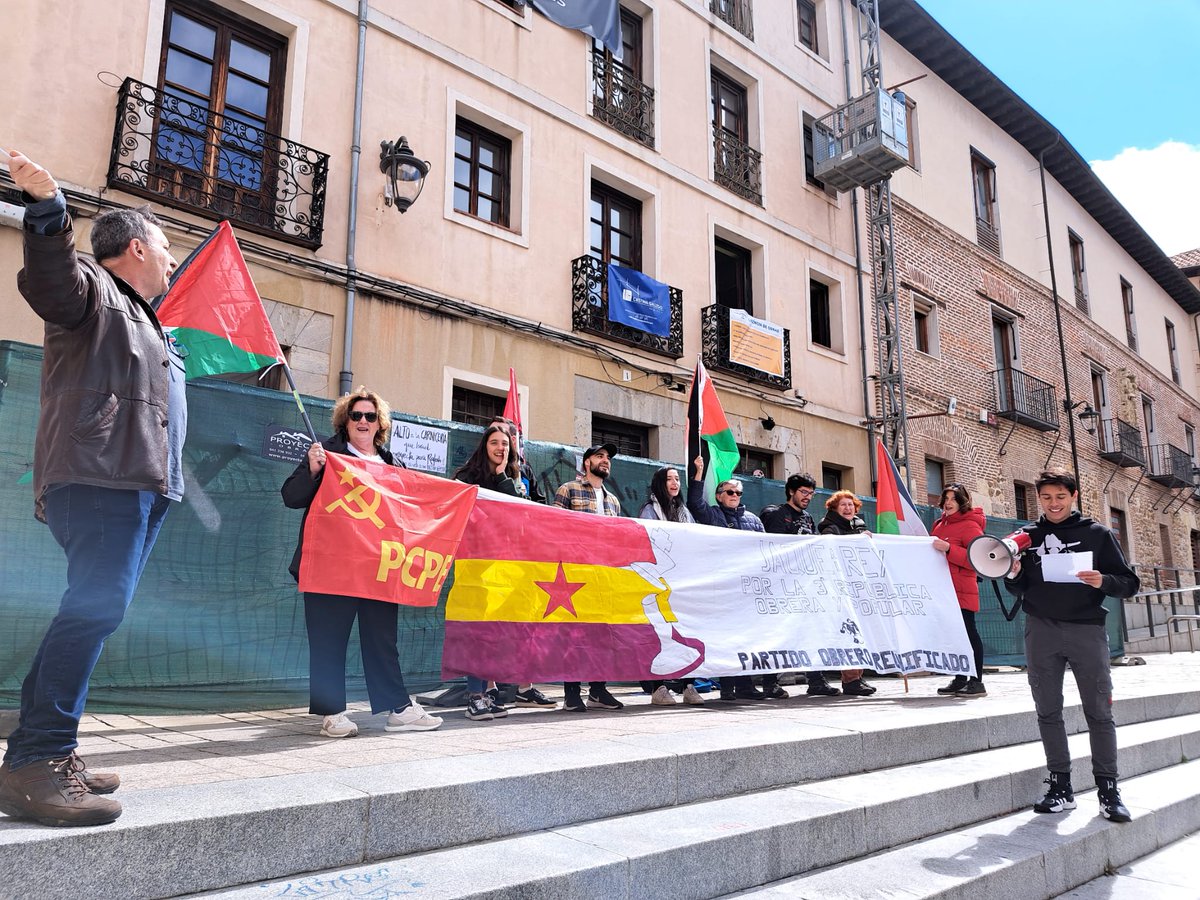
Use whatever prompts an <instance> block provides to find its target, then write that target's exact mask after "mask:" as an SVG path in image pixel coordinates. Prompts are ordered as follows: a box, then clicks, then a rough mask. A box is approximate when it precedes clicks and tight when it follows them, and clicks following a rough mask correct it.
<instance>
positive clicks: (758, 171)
mask: <svg viewBox="0 0 1200 900" xmlns="http://www.w3.org/2000/svg"><path fill="white" fill-rule="evenodd" d="M713 181H715V182H716V183H717V184H719V185H721V186H722V187H725V188H729V190H731V191H733V192H734V193H735V194H737V195H738V196H739V197H745V198H746V199H747V200H749V201H751V202H753V203H757V204H758V205H759V206H762V154H761V153H759V152H758V151H757V150H755V149H754V148H753V147H751V146H750V145H749V144H747V143H745V142H743V141H740V140H738V139H737V138H736V137H734V136H733V135H732V134H730V133H729V132H728V131H726V130H725V129H723V128H714V129H713Z"/></svg>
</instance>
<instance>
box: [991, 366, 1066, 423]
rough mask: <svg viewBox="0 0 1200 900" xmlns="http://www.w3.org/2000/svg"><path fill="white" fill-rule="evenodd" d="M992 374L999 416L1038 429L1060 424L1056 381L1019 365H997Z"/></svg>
mask: <svg viewBox="0 0 1200 900" xmlns="http://www.w3.org/2000/svg"><path fill="white" fill-rule="evenodd" d="M991 374H992V386H993V387H994V388H995V390H996V415H997V416H999V417H1000V418H1002V419H1011V420H1012V421H1014V422H1016V423H1017V424H1019V425H1027V426H1029V427H1030V428H1036V429H1037V430H1038V431H1054V430H1055V429H1056V428H1058V393H1057V391H1055V389H1054V385H1052V384H1050V383H1049V382H1048V381H1042V380H1041V379H1040V378H1034V377H1033V376H1032V375H1027V374H1025V373H1024V372H1022V371H1021V370H1020V369H997V370H996V371H995V372H992V373H991Z"/></svg>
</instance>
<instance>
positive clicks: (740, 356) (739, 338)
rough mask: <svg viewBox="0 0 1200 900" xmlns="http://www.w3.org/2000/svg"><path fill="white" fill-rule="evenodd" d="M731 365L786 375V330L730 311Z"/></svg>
mask: <svg viewBox="0 0 1200 900" xmlns="http://www.w3.org/2000/svg"><path fill="white" fill-rule="evenodd" d="M729 361H730V362H735V363H741V364H742V365H743V366H749V367H750V368H752V369H758V371H760V372H767V373H769V374H771V375H783V326H781V325H776V324H774V323H772V322H767V321H765V320H764V319H756V318H754V316H752V315H750V314H749V313H748V312H745V311H743V310H740V309H731V310H730V311H729Z"/></svg>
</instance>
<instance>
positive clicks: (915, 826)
mask: <svg viewBox="0 0 1200 900" xmlns="http://www.w3.org/2000/svg"><path fill="white" fill-rule="evenodd" d="M916 737H918V738H919V739H920V740H919V741H918V742H921V743H926V745H927V748H928V749H930V750H935V749H936V746H937V740H938V737H939V736H938V734H937V733H936V732H933V733H929V734H920V735H916ZM1071 741H1072V753H1073V756H1074V757H1075V758H1076V759H1077V760H1078V762H1077V765H1076V775H1075V777H1076V779H1077V782H1078V783H1080V784H1087V783H1088V782H1089V781H1090V777H1087V779H1086V780H1084V779H1085V775H1086V773H1088V772H1090V760H1089V759H1088V757H1087V739H1086V736H1085V735H1076V736H1074V737H1073V738H1072V739H1071ZM1120 752H1121V765H1122V769H1123V770H1124V771H1126V772H1128V773H1130V774H1131V775H1132V774H1140V773H1142V772H1151V773H1156V772H1159V771H1160V770H1162V769H1164V768H1166V767H1174V768H1175V769H1179V768H1180V760H1181V759H1183V758H1184V757H1185V756H1186V755H1189V754H1190V755H1191V756H1200V714H1193V715H1188V716H1180V717H1175V718H1172V719H1165V720H1155V721H1147V722H1142V723H1139V724H1135V725H1127V726H1123V727H1122V728H1121V729H1120ZM1188 766H1190V767H1191V768H1190V769H1189V770H1188V771H1189V773H1194V774H1189V775H1188V776H1187V777H1189V778H1191V779H1192V781H1193V782H1194V785H1193V787H1191V788H1190V789H1189V791H1190V796H1191V801H1190V802H1191V803H1192V805H1193V807H1194V808H1195V814H1194V815H1193V814H1191V813H1189V812H1188V811H1187V810H1185V809H1184V808H1183V807H1182V799H1183V795H1182V794H1180V793H1179V792H1176V795H1175V796H1174V799H1172V801H1171V803H1172V805H1171V807H1170V811H1169V814H1170V815H1174V816H1175V817H1176V819H1177V820H1178V821H1179V822H1181V823H1186V824H1188V825H1191V827H1193V828H1196V827H1200V804H1196V803H1195V800H1196V796H1195V795H1197V794H1200V763H1195V764H1184V768H1187V767H1188ZM1043 769H1044V760H1043V757H1042V751H1041V746H1040V744H1034V743H1022V744H1015V745H1011V746H1007V747H1001V748H998V749H993V750H981V751H977V752H974V753H969V754H966V755H964V756H958V757H954V758H952V759H946V758H939V759H932V760H927V761H922V762H916V763H910V764H906V765H901V766H896V767H892V768H887V769H881V770H876V771H867V772H860V773H858V774H854V775H845V776H841V777H837V778H827V779H822V780H818V781H812V782H809V783H807V784H803V785H798V786H787V787H775V788H771V789H767V790H761V791H754V792H750V793H744V794H739V795H736V796H728V797H722V798H718V799H711V800H701V801H696V802H692V803H686V804H682V805H677V806H671V807H664V808H657V809H651V810H647V811H644V812H639V813H631V814H625V815H621V816H614V817H610V818H607V819H602V820H598V821H588V822H582V823H580V824H576V825H567V826H565V827H558V828H553V829H549V830H544V831H541V832H538V833H530V834H523V835H518V836H515V837H511V838H504V839H499V840H491V841H480V842H478V843H475V844H472V845H468V846H460V847H456V848H453V849H444V850H436V851H432V852H426V853H418V854H412V855H409V856H406V857H402V858H393V859H388V860H384V861H380V862H375V863H369V864H366V865H359V866H354V867H349V868H346V869H339V870H334V871H328V872H324V873H320V874H315V875H310V876H307V877H302V878H289V879H284V880H282V881H273V882H269V883H267V884H257V885H253V886H246V887H241V888H235V889H232V890H227V891H219V892H217V893H216V894H215V895H214V896H217V897H223V898H229V900H233V898H236V900H248V898H251V897H263V896H276V895H279V896H286V895H287V893H286V892H288V891H290V892H296V891H300V890H313V891H315V890H317V889H320V888H324V889H329V888H331V887H333V886H336V885H340V886H346V885H365V884H371V885H373V886H374V888H375V889H376V890H379V891H384V892H386V891H392V892H394V893H397V894H398V893H399V892H400V891H403V890H409V891H416V890H418V889H419V893H420V894H421V895H422V896H424V897H430V898H460V897H461V898H466V897H469V898H479V900H483V898H488V900H499V898H507V897H522V898H526V897H533V898H542V897H545V898H564V897H571V898H590V897H596V898H614V897H627V898H631V900H632V898H638V900H643V898H645V900H651V898H660V897H661V898H708V897H716V896H722V895H725V894H728V893H730V892H733V891H737V890H742V889H745V888H748V887H752V886H754V885H759V884H764V883H770V882H775V881H779V880H781V879H784V878H788V877H789V876H792V875H796V874H798V873H804V872H811V871H812V870H815V869H820V868H821V867H828V866H835V865H837V864H838V863H846V862H847V861H851V860H856V862H852V863H849V865H854V866H863V867H864V871H865V872H870V871H871V870H872V866H873V863H872V862H871V859H874V858H877V857H870V856H869V855H870V854H880V853H881V854H884V855H886V854H889V853H894V852H897V851H894V850H892V849H891V848H895V847H898V846H900V845H906V844H911V843H912V842H914V841H920V840H921V839H925V838H929V836H931V835H942V837H936V838H930V839H932V840H948V841H951V842H952V843H953V842H955V841H957V842H958V843H957V844H955V846H957V847H960V850H958V851H956V852H963V851H962V850H961V848H962V847H966V848H970V847H971V846H973V844H972V843H971V841H970V840H968V838H966V837H963V835H970V834H973V833H974V832H975V831H979V830H980V829H982V831H980V833H981V834H987V833H988V829H989V828H990V827H1000V826H995V825H994V823H995V822H1007V821H1008V819H1012V820H1014V821H1021V822H1029V821H1030V820H1031V819H1038V820H1041V819H1044V818H1046V817H1042V816H1036V814H1034V813H1032V812H1031V811H1028V807H1029V805H1030V803H1031V801H1032V799H1033V798H1036V797H1037V796H1039V795H1040V789H1041V778H1042V776H1043V775H1044V770H1043ZM1146 777H1158V776H1157V775H1154V776H1146ZM1165 783H1166V782H1165V781H1164V784H1165ZM1143 787H1144V783H1143V782H1142V781H1139V780H1138V779H1136V778H1135V779H1134V780H1133V781H1131V782H1130V790H1131V793H1130V794H1129V798H1133V797H1136V798H1137V799H1138V801H1140V802H1141V803H1142V804H1143V805H1142V806H1141V807H1140V808H1139V810H1138V815H1139V816H1140V817H1141V818H1144V819H1146V821H1145V822H1143V823H1141V824H1136V823H1135V824H1136V829H1135V830H1134V831H1132V832H1131V834H1136V835H1138V840H1139V841H1140V843H1135V844H1134V845H1133V847H1134V848H1135V849H1138V850H1140V851H1141V852H1142V853H1144V852H1148V851H1149V849H1153V848H1154V847H1156V846H1157V844H1154V843H1152V842H1151V841H1152V837H1153V839H1154V840H1157V837H1155V836H1156V835H1157V834H1158V831H1157V830H1156V828H1155V825H1154V821H1155V820H1154V817H1153V816H1151V815H1150V813H1151V812H1153V811H1155V810H1157V807H1156V806H1155V804H1156V803H1158V802H1159V801H1158V799H1157V797H1158V794H1154V793H1153V792H1147V791H1145V790H1143ZM1144 798H1145V799H1144ZM1089 802H1094V800H1092V798H1091V797H1090V795H1085V797H1084V801H1083V808H1082V809H1081V810H1080V811H1078V812H1076V813H1075V814H1074V815H1072V816H1070V817H1052V818H1055V819H1058V820H1059V822H1060V823H1061V822H1069V823H1070V824H1071V825H1072V827H1074V828H1078V829H1079V830H1081V831H1082V832H1083V833H1085V834H1087V835H1090V834H1092V832H1093V831H1094V830H1096V828H1097V827H1099V826H1088V827H1084V825H1083V824H1081V823H1084V821H1085V820H1087V821H1091V820H1093V819H1096V816H1095V814H1094V811H1093V810H1090V809H1088V808H1087V807H1088V805H1089ZM1014 810H1022V811H1021V812H1019V813H1016V814H1015V815H1013V811H1014ZM1167 814H1168V813H1167V812H1164V815H1167ZM989 820H991V821H989ZM1193 820H1195V824H1192V822H1193ZM1098 821H1100V823H1101V824H1102V825H1107V824H1108V823H1104V822H1103V821H1102V820H1098ZM397 827H399V828H403V827H404V822H403V820H397ZM1005 827H1007V826H1005ZM1014 827H1015V826H1014ZM1039 827H1040V826H1039ZM1126 827H1127V826H1126ZM1051 830H1053V829H1051ZM945 832H949V834H943V833H945ZM1144 832H1145V834H1143V833H1144ZM1147 835H1150V836H1147ZM1175 836H1178V832H1177V829H1176V833H1175ZM1039 840H1040V838H1039ZM1032 848H1033V841H1032V839H1031V840H1030V842H1029V847H1028V848H1026V849H1028V850H1029V852H1030V853H1032V852H1033V849H1032ZM1063 852H1064V853H1067V851H1065V850H1064V851H1063ZM1089 852H1090V853H1091V855H1092V856H1095V855H1096V853H1097V852H1098V851H1095V850H1094V848H1093V850H1090V851H1089ZM1137 855H1139V854H1138V853H1136V852H1135V853H1133V855H1132V856H1127V857H1123V858H1122V859H1121V861H1120V863H1118V864H1121V863H1123V862H1125V861H1128V860H1129V859H1133V858H1136V856H1137ZM863 857H868V858H867V859H865V860H864V859H862V858H863ZM1071 858H1072V860H1073V859H1074V857H1071ZM1108 858H1116V857H1111V856H1110V857H1108ZM1089 859H1090V857H1089ZM1076 868H1078V871H1079V872H1080V873H1084V874H1086V877H1079V878H1077V880H1074V881H1071V882H1070V883H1067V882H1068V881H1069V880H1070V878H1068V877H1067V876H1063V877H1062V878H1060V879H1059V881H1060V882H1061V883H1062V884H1063V885H1064V887H1063V889H1066V888H1068V887H1072V886H1074V885H1076V884H1080V883H1082V882H1083V881H1086V880H1087V878H1091V877H1094V876H1095V875H1097V874H1100V873H1101V872H1102V871H1103V862H1102V863H1101V864H1100V868H1099V869H1097V870H1096V871H1094V872H1093V871H1092V869H1091V868H1088V867H1087V866H1085V865H1083V864H1082V863H1080V864H1079V865H1077V866H1076ZM825 871H827V872H828V871H836V870H830V869H826V870H825ZM856 871H857V870H856ZM1087 873H1090V874H1087ZM814 874H816V873H814ZM828 877H829V878H830V879H836V876H833V875H830V876H828ZM1013 877H1023V876H1013ZM1071 877H1075V876H1074V875H1072V876H1071ZM878 883H879V884H880V885H882V887H881V888H880V890H879V891H878V892H875V893H871V892H868V893H863V894H858V893H853V892H851V893H847V894H845V896H856V897H857V896H870V897H880V898H883V897H887V896H889V894H887V893H886V892H885V889H886V887H887V882H886V881H884V880H879V882H878ZM892 884H893V886H894V885H895V882H892ZM833 885H834V882H833V881H828V882H822V886H821V887H820V889H818V890H816V891H814V892H813V893H811V894H802V893H796V892H794V891H793V890H792V887H791V884H790V883H789V882H785V883H784V884H782V885H779V886H776V887H773V888H769V889H764V890H774V891H776V893H775V894H773V895H769V896H779V897H784V896H788V897H798V896H812V897H817V898H823V897H826V896H842V894H839V893H836V892H832V893H830V892H829V891H831V890H832V889H833ZM851 886H852V887H855V886H854V885H853V884H852V885H851ZM855 889H857V888H856V887H855ZM347 896H350V894H347ZM930 896H935V895H932V894H931V895H930ZM936 896H951V895H950V894H937V895H936ZM979 896H988V897H991V896H993V895H992V894H990V893H987V894H980V895H979ZM995 896H1000V895H995ZM1013 896H1017V895H1016V894H1014V895H1013ZM1024 896H1026V897H1029V896H1038V895H1037V894H1026V895H1024ZM1042 896H1051V895H1048V894H1047V895H1042Z"/></svg>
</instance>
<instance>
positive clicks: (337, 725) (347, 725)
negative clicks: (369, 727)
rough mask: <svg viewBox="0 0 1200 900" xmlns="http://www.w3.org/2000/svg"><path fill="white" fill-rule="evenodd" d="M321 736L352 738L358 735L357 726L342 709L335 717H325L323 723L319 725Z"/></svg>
mask: <svg viewBox="0 0 1200 900" xmlns="http://www.w3.org/2000/svg"><path fill="white" fill-rule="evenodd" d="M321 734H322V735H324V736H325V737H332V738H342V737H354V736H355V735H356V734H358V726H357V725H355V724H354V723H353V722H351V721H350V717H349V716H348V715H346V711H345V710H344V709H343V710H342V711H341V712H340V713H338V714H337V715H336V716H326V717H325V721H323V722H322V723H321Z"/></svg>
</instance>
